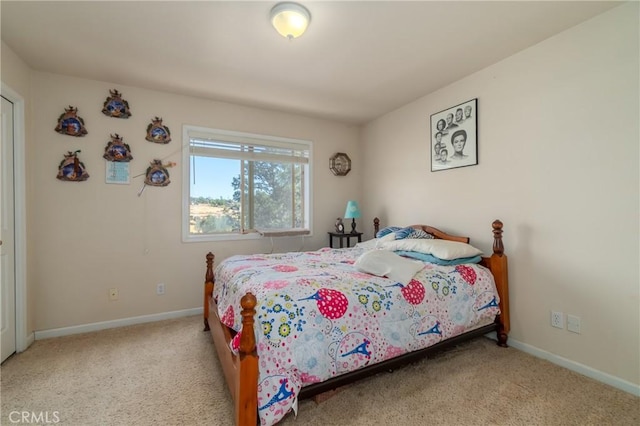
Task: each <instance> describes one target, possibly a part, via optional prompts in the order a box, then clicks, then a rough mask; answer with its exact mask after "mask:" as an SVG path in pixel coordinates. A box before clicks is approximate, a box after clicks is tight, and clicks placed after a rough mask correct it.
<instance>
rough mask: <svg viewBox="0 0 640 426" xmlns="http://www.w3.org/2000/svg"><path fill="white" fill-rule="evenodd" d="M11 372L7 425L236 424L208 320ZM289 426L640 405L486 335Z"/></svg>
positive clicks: (132, 330) (561, 415)
mask: <svg viewBox="0 0 640 426" xmlns="http://www.w3.org/2000/svg"><path fill="white" fill-rule="evenodd" d="M0 373H1V379H2V382H1V390H2V393H1V398H2V413H1V415H0V424H2V425H8V424H11V421H10V417H9V415H10V413H11V412H12V411H19V412H21V411H28V412H35V413H41V412H44V413H47V412H48V413H49V418H50V419H52V418H53V417H52V416H53V412H57V413H58V417H59V420H60V421H59V423H58V424H63V425H74V426H75V425H78V426H92V425H100V426H105V425H127V426H131V425H136V426H137V425H176V426H177V425H212V426H226V425H232V424H233V421H232V401H231V398H230V396H229V392H228V389H227V387H226V384H225V383H224V378H223V376H222V372H221V370H220V366H219V364H218V360H217V358H216V355H215V350H214V348H213V344H212V341H211V336H210V335H209V333H208V332H206V333H205V332H202V320H201V317H200V316H195V317H187V318H179V319H175V320H167V321H160V322H156V323H149V324H143V325H136V326H130V327H123V328H118V329H112V330H105V331H100V332H95V333H87V334H82V335H75V336H67V337H59V338H55V339H48V340H40V341H36V342H35V343H34V344H33V345H32V346H31V348H29V349H28V350H27V351H25V352H23V353H21V354H18V355H15V356H13V357H12V358H10V359H9V360H7V361H6V362H5V363H4V364H3V365H2V367H1V369H0ZM15 418H16V417H15V414H14V417H13V419H14V420H15ZM282 424H284V425H305V426H306V425H318V426H320V425H322V426H327V425H374V424H376V425H377V424H397V425H427V424H428V425H474V426H475V425H563V426H564V425H616V426H618V425H638V424H640V398H637V397H635V396H633V395H630V394H628V393H625V392H622V391H620V390H617V389H614V388H612V387H610V386H607V385H604V384H602V383H599V382H596V381H594V380H591V379H589V378H587V377H584V376H581V375H579V374H576V373H574V372H571V371H569V370H566V369H563V368H561V367H558V366H556V365H554V364H551V363H549V362H547V361H544V360H540V359H537V358H535V357H532V356H530V355H528V354H525V353H523V352H520V351H518V350H516V349H513V348H508V349H504V348H500V347H498V346H496V345H495V342H493V341H491V340H488V339H484V338H480V339H476V340H474V341H472V342H469V343H465V344H462V345H460V346H457V347H455V348H453V349H451V350H448V351H446V352H444V353H441V354H439V355H437V356H435V357H433V358H430V359H427V360H423V361H420V362H418V363H415V364H412V365H409V366H406V367H404V368H402V369H399V370H397V371H395V372H393V373H391V374H389V373H382V374H379V375H376V376H374V377H371V378H368V379H364V380H362V381H360V382H358V383H355V384H352V385H349V386H347V387H345V388H342V389H340V390H339V391H338V392H335V395H334V396H333V397H331V398H328V399H326V400H324V401H323V402H321V403H317V402H316V401H314V400H308V401H303V402H301V403H300V409H299V413H298V417H297V418H294V417H293V416H291V415H290V416H288V417H287V418H285V419H284V421H283V422H282Z"/></svg>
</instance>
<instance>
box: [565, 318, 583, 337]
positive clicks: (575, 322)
mask: <svg viewBox="0 0 640 426" xmlns="http://www.w3.org/2000/svg"><path fill="white" fill-rule="evenodd" d="M567 330H569V331H571V332H573V333H578V334H580V317H577V316H575V315H569V314H567Z"/></svg>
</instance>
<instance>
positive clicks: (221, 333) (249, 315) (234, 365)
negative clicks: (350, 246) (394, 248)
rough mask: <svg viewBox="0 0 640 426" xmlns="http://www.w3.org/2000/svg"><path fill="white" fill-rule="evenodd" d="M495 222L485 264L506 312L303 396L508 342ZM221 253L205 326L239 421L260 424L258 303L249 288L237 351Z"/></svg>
mask: <svg viewBox="0 0 640 426" xmlns="http://www.w3.org/2000/svg"><path fill="white" fill-rule="evenodd" d="M413 227H414V228H417V229H423V230H425V231H426V232H429V233H431V234H433V235H435V237H436V238H441V239H444V240H451V241H459V242H464V243H469V238H467V237H459V236H455V235H450V234H447V233H445V232H442V231H440V230H438V229H436V228H433V227H431V226H425V225H413ZM492 227H493V254H492V255H491V256H490V257H483V258H482V261H481V262H480V264H481V265H483V266H485V267H487V268H488V269H489V270H490V271H491V273H492V274H493V277H494V279H495V283H496V287H497V290H498V294H499V295H500V312H501V313H500V315H498V316H496V320H495V322H494V323H493V324H490V325H487V326H484V327H481V328H478V329H476V330H473V331H470V332H467V333H464V334H462V335H459V336H456V337H453V338H450V339H447V340H445V341H442V342H440V343H437V344H435V345H433V346H430V347H428V348H425V349H421V350H418V351H414V352H409V353H406V354H404V355H401V356H399V357H397V358H394V359H390V360H387V361H384V362H381V363H378V364H374V365H370V366H368V367H365V368H362V369H360V370H357V371H353V372H350V373H346V374H343V375H341V376H338V377H334V378H332V379H329V380H327V381H324V382H321V383H314V384H312V385H309V386H305V387H303V388H302V389H301V390H300V394H299V395H298V398H299V399H305V398H309V397H312V396H314V395H318V394H320V393H322V392H326V391H329V390H332V389H336V388H338V387H340V386H344V385H346V384H348V383H352V382H354V381H356V380H358V379H360V378H362V377H366V376H370V375H373V374H376V373H379V372H382V371H390V370H393V369H395V368H398V367H399V366H402V365H405V364H408V363H411V362H414V361H417V360H419V359H421V358H424V357H425V356H427V355H430V354H433V353H435V352H438V351H441V350H442V349H444V348H446V347H450V346H453V345H456V344H458V343H460V342H463V341H466V340H469V339H472V338H474V337H478V336H482V335H485V334H487V333H489V332H492V331H495V332H496V336H497V340H498V345H500V346H504V347H506V346H507V333H509V281H508V274H507V272H508V269H507V256H506V255H505V254H504V246H503V244H502V222H500V221H499V220H496V221H494V222H493V224H492ZM374 228H375V233H376V234H377V232H378V230H379V229H380V221H379V219H378V218H375V219H374ZM214 258H215V256H214V255H213V253H211V252H209V253H208V254H207V256H206V259H207V272H206V275H205V284H204V330H205V331H211V335H212V336H213V341H214V344H215V347H216V352H217V353H218V358H219V360H220V364H221V365H222V369H223V371H224V375H225V378H226V381H227V385H228V386H229V390H230V391H231V395H232V397H233V400H234V402H235V410H234V411H235V423H236V425H238V426H255V425H257V424H258V378H259V375H258V355H257V352H256V342H255V334H254V317H255V313H256V311H255V307H256V304H257V301H256V298H255V296H254V295H253V294H251V293H247V294H246V295H245V296H243V297H242V300H241V307H242V336H241V338H240V348H239V354H238V355H235V354H234V353H233V352H231V350H230V349H229V343H230V341H231V339H232V338H233V336H234V335H235V334H236V333H235V331H233V330H231V329H230V328H228V327H227V326H225V325H224V324H222V322H221V321H220V318H219V316H218V306H217V304H216V302H215V300H213V297H212V294H213V286H214V282H215V279H214V276H213V260H214Z"/></svg>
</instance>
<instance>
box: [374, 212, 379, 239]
mask: <svg viewBox="0 0 640 426" xmlns="http://www.w3.org/2000/svg"><path fill="white" fill-rule="evenodd" d="M379 230H380V219H378V218H377V217H374V218H373V238H376V235H378V231H379Z"/></svg>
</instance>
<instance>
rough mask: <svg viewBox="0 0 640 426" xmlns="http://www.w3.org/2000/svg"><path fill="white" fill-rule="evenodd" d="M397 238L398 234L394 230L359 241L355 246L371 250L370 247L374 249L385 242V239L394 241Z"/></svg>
mask: <svg viewBox="0 0 640 426" xmlns="http://www.w3.org/2000/svg"><path fill="white" fill-rule="evenodd" d="M395 238H396V234H394V233H393V232H392V233H390V234H387V235H385V236H384V237H381V238H372V239H370V240H367V241H363V242H361V243H358V244H356V245H355V246H356V247H358V248H363V249H365V250H369V249H371V250H373V249H375V248H377V247H378V246H379V245H380V244H382V243H383V242H385V241H393V240H394V239H395Z"/></svg>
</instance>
